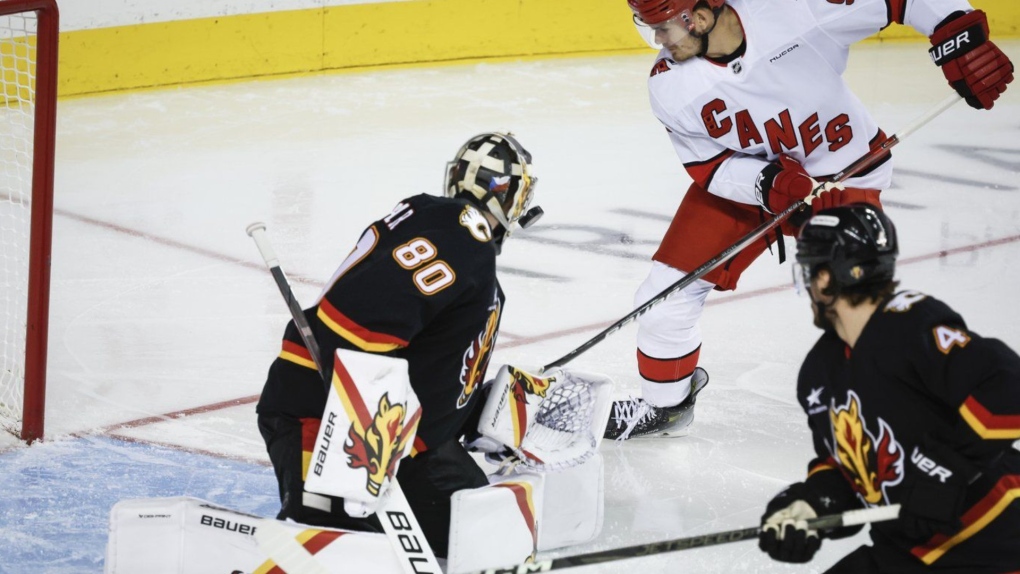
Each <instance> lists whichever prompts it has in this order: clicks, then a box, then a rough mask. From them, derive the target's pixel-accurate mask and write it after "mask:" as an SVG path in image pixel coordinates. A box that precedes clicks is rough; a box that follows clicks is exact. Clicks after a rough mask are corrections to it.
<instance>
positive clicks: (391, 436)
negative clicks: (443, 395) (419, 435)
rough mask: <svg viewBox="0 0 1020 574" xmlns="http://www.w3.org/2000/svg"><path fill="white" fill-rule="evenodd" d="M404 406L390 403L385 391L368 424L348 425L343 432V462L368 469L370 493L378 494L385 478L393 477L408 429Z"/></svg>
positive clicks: (405, 441) (408, 434) (407, 436)
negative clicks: (345, 434)
mask: <svg viewBox="0 0 1020 574" xmlns="http://www.w3.org/2000/svg"><path fill="white" fill-rule="evenodd" d="M406 414H407V413H406V410H405V409H404V405H402V404H400V403H397V404H396V405H391V404H390V399H389V396H388V395H387V394H383V396H382V397H381V398H380V399H379V410H378V411H376V413H375V416H374V417H372V423H371V424H369V425H368V427H366V428H365V429H364V430H363V431H362V432H359V430H360V429H359V428H358V427H359V426H360V425H351V429H350V431H348V432H347V438H348V439H350V442H349V443H346V444H344V452H345V453H347V454H349V455H350V456H351V458H350V461H349V462H348V463H347V465H348V466H349V467H351V468H364V469H366V470H368V479H367V484H366V487H365V488H366V489H367V490H368V492H369V493H371V494H372V496H378V495H379V489H380V487H382V483H383V481H384V480H385V479H387V478H393V471H394V469H395V468H396V465H397V461H398V460H399V453H402V452H403V451H404V447H405V446H406V445H407V440H408V438H409V437H410V436H411V433H410V432H405V429H404V417H405V415H406Z"/></svg>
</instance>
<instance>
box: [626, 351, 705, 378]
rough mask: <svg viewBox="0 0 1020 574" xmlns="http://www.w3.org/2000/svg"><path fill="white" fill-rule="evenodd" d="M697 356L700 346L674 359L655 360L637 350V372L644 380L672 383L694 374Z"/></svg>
mask: <svg viewBox="0 0 1020 574" xmlns="http://www.w3.org/2000/svg"><path fill="white" fill-rule="evenodd" d="M699 355H701V345H698V348H697V349H694V350H693V351H691V352H690V353H687V354H686V355H684V356H683V357H678V358H676V359H656V358H654V357H649V356H648V355H646V354H644V353H642V352H641V349H638V352H637V360H638V372H639V373H641V376H642V377H644V378H645V379H648V380H649V381H652V382H655V383H674V382H676V381H679V380H681V379H685V378H687V377H689V376H691V375H692V374H694V368H695V367H697V366H698V356H699Z"/></svg>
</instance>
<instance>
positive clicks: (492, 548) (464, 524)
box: [446, 473, 545, 574]
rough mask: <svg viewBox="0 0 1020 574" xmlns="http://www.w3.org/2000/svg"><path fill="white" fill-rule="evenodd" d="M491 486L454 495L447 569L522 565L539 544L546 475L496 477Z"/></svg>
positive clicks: (455, 572) (450, 571) (453, 573)
mask: <svg viewBox="0 0 1020 574" xmlns="http://www.w3.org/2000/svg"><path fill="white" fill-rule="evenodd" d="M489 478H490V480H495V481H498V482H494V483H493V484H491V485H489V486H483V487H481V488H473V489H466V490H460V491H458V492H455V493H454V494H453V497H452V499H451V501H452V508H451V511H450V546H449V550H448V553H447V562H446V566H447V573H448V574H458V573H462V572H474V571H478V570H486V569H489V568H498V567H501V566H512V565H514V564H520V563H522V562H524V561H525V560H527V559H528V558H529V557H531V556H533V555H534V554H535V552H536V550H537V549H538V538H539V534H538V532H539V530H538V528H539V521H540V517H542V516H544V514H543V510H542V508H543V501H544V485H545V477H544V476H543V475H541V474H536V473H514V474H511V475H509V476H505V477H504V476H495V475H493V476H490V477H489Z"/></svg>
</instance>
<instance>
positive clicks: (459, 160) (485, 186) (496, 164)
mask: <svg viewBox="0 0 1020 574" xmlns="http://www.w3.org/2000/svg"><path fill="white" fill-rule="evenodd" d="M537 183H538V178H537V177H535V175H534V168H533V167H532V165H531V154H530V153H528V150H526V149H524V147H523V146H521V144H520V143H519V142H518V141H517V139H516V138H514V136H513V134H511V133H509V132H487V133H483V134H479V135H477V136H475V137H473V138H471V139H470V140H468V141H467V143H465V144H464V145H463V146H461V148H460V151H458V152H457V155H456V156H455V157H454V158H453V160H452V161H450V162H449V163H447V164H446V181H445V183H444V184H443V189H444V190H445V193H446V196H447V197H461V198H464V199H467V200H468V201H470V202H472V203H474V204H475V205H477V206H478V207H479V208H481V209H482V210H484V211H486V212H488V213H491V214H492V216H493V217H495V218H496V221H498V222H499V224H500V225H501V226H502V227H503V230H502V231H503V232H502V233H495V236H496V240H497V245H498V244H499V243H500V242H501V241H502V238H503V236H509V235H510V231H511V228H512V226H513V224H514V223H518V224H519V225H520V226H521V227H529V226H531V225H532V224H533V223H535V222H536V221H538V219H539V217H541V216H542V208H541V207H532V208H531V209H529V208H528V206H529V205H530V204H531V199H532V197H533V196H534V191H535V186H536V185H537Z"/></svg>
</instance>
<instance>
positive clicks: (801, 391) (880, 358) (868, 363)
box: [797, 291, 1020, 573]
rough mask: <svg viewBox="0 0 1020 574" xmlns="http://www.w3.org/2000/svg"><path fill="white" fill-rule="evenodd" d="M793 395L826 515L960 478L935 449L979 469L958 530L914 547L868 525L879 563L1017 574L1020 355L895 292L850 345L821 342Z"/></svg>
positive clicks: (930, 303) (915, 297)
mask: <svg viewBox="0 0 1020 574" xmlns="http://www.w3.org/2000/svg"><path fill="white" fill-rule="evenodd" d="M797 396H798V399H799V401H800V404H801V406H802V407H803V408H804V410H805V411H806V412H807V414H808V420H809V425H810V427H811V431H812V435H813V437H814V445H815V453H816V455H817V458H816V459H815V460H814V461H812V463H811V464H810V466H809V469H808V479H807V482H808V483H810V484H813V485H814V486H815V487H816V489H817V490H818V491H819V492H825V493H826V494H827V495H828V497H829V498H828V500H829V501H831V502H834V503H835V504H834V506H837V508H828V509H825V513H829V512H835V511H841V510H845V509H846V508H847V507H861V506H869V507H870V506H881V505H887V504H895V503H898V502H902V500H903V496H904V495H905V488H906V485H908V484H910V481H911V480H912V479H917V478H918V477H920V478H922V479H925V480H932V481H936V482H945V481H947V480H958V479H959V477H953V476H952V474H953V473H954V472H959V470H958V469H953V468H947V466H943V465H942V464H941V462H940V461H941V460H943V457H942V456H941V455H940V454H939V453H940V452H942V453H945V452H946V450H944V449H948V450H949V451H951V453H952V454H953V455H954V456H955V455H961V456H962V457H963V458H962V459H957V461H959V460H965V461H968V462H969V463H971V464H973V465H974V467H973V468H974V469H977V470H979V471H980V472H981V475H980V477H979V478H978V479H977V480H976V481H974V482H973V483H971V484H970V486H968V487H966V496H965V502H964V506H963V514H962V516H961V517H960V522H961V525H962V527H961V528H959V529H957V530H955V531H952V532H949V533H948V534H944V535H943V534H936V535H935V536H933V537H931V538H930V539H923V540H917V539H913V540H912V539H908V538H907V535H906V534H905V533H904V531H903V529H902V528H901V527H900V526H898V525H897V523H896V522H895V521H891V522H880V523H876V524H873V525H872V527H871V536H872V539H873V541H874V542H875V550H876V553H877V554H879V555H883V551H889V552H888V554H889V556H888V557H887V559H885V560H883V561H884V562H886V566H887V567H890V568H895V565H896V564H897V563H900V564H902V562H899V561H904V560H906V561H908V562H913V565H915V568H916V566H917V565H920V564H919V563H918V562H916V561H915V559H916V560H918V561H920V563H923V564H927V565H929V566H930V567H931V568H932V570H933V571H940V572H967V573H981V572H1000V573H1001V572H1007V571H1009V572H1012V571H1016V570H1020V451H1017V450H1016V449H1015V448H1014V447H1013V442H1014V441H1016V440H1017V439H1020V357H1017V355H1016V353H1014V352H1013V351H1012V350H1010V349H1009V348H1008V347H1007V346H1006V345H1005V344H1003V343H1002V342H1001V341H998V340H996V339H986V338H983V337H981V336H979V335H977V334H976V333H974V332H972V331H970V330H969V329H967V326H966V324H965V323H964V321H963V319H962V318H961V317H960V316H959V315H958V314H957V313H956V312H954V311H953V310H952V309H950V308H949V307H947V306H946V305H945V304H944V303H942V302H940V301H938V300H936V299H933V298H931V297H928V296H926V295H924V294H922V293H918V292H916V291H903V292H900V293H897V294H896V295H895V296H893V297H892V298H891V299H889V300H887V301H885V302H884V303H883V304H882V305H880V306H879V308H878V310H877V311H876V312H875V314H874V315H872V317H871V319H870V320H869V322H868V323H867V325H866V326H865V328H864V330H863V332H862V333H861V336H860V338H859V339H858V341H857V344H856V345H855V346H854V348H853V349H852V350H851V349H850V348H849V347H848V346H847V345H846V344H845V343H844V342H843V341H842V340H841V339H839V337H837V336H836V335H835V334H834V333H831V332H830V333H826V334H825V335H823V336H822V337H821V339H820V340H819V341H818V342H817V344H816V345H815V346H814V348H813V349H812V350H811V352H810V353H809V354H808V357H807V359H806V360H805V362H804V365H803V367H802V368H801V372H800V377H799V381H798V389H797ZM971 472H973V469H971ZM840 506H841V507H843V508H838V507H840ZM910 555H913V559H911V558H910ZM907 566H910V565H907ZM890 571H893V570H890ZM896 571H899V570H896Z"/></svg>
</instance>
